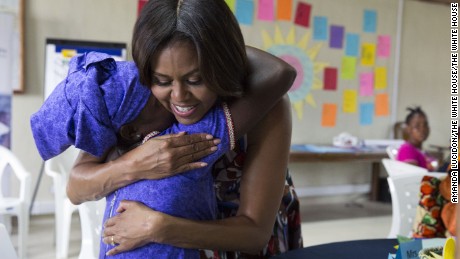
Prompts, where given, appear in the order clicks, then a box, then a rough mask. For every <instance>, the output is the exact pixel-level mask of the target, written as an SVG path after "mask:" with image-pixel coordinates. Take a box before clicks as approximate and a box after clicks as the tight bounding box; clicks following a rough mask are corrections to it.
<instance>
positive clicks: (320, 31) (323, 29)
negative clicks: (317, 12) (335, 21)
mask: <svg viewBox="0 0 460 259" xmlns="http://www.w3.org/2000/svg"><path fill="white" fill-rule="evenodd" d="M327 34H328V33H327V17H325V16H315V17H313V39H314V40H327Z"/></svg>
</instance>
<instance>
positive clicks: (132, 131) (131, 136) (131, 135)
mask: <svg viewBox="0 0 460 259" xmlns="http://www.w3.org/2000/svg"><path fill="white" fill-rule="evenodd" d="M119 132H120V137H121V138H122V140H123V141H125V142H128V143H135V142H138V141H140V140H141V138H142V135H141V134H140V133H139V132H137V129H136V128H135V127H134V126H133V125H131V123H128V124H125V125H123V126H121V127H120V131H119Z"/></svg>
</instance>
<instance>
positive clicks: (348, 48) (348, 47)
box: [345, 33, 359, 57]
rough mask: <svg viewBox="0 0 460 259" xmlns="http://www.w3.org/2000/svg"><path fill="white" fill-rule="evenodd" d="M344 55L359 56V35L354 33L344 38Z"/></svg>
mask: <svg viewBox="0 0 460 259" xmlns="http://www.w3.org/2000/svg"><path fill="white" fill-rule="evenodd" d="M345 55H346V56H352V57H357V56H359V35H358V34H356V33H347V35H346V36H345Z"/></svg>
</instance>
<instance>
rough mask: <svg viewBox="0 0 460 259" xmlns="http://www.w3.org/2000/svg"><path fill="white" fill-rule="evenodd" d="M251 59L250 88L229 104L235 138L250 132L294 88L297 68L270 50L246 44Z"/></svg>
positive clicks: (248, 86) (248, 80)
mask: <svg viewBox="0 0 460 259" xmlns="http://www.w3.org/2000/svg"><path fill="white" fill-rule="evenodd" d="M246 52H247V56H248V60H249V76H248V78H247V81H246V83H247V87H246V89H245V91H244V95H243V97H241V98H238V99H234V100H232V102H230V103H229V108H230V112H231V114H232V119H233V122H234V127H235V136H236V139H238V138H240V137H242V136H243V135H244V134H246V133H247V132H249V130H251V129H252V128H253V127H254V125H256V123H257V122H259V121H260V119H262V118H263V117H264V116H265V114H267V113H268V112H269V111H270V109H271V108H273V106H274V105H275V104H276V103H277V102H278V100H280V99H281V97H282V96H283V95H284V94H286V93H287V91H288V90H289V88H291V86H292V84H293V82H294V79H295V77H296V75H297V72H296V70H295V69H294V68H293V67H292V66H291V65H289V64H288V63H286V62H284V61H283V60H281V59H280V58H278V57H275V56H273V55H271V54H270V53H268V52H265V51H262V50H259V49H256V48H253V47H249V46H247V47H246Z"/></svg>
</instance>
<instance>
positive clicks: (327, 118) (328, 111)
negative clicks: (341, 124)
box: [321, 103, 337, 127]
mask: <svg viewBox="0 0 460 259" xmlns="http://www.w3.org/2000/svg"><path fill="white" fill-rule="evenodd" d="M336 117H337V105H336V104H333V103H325V104H323V111H322V116H321V118H322V119H321V126H323V127H334V126H335V121H336Z"/></svg>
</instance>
